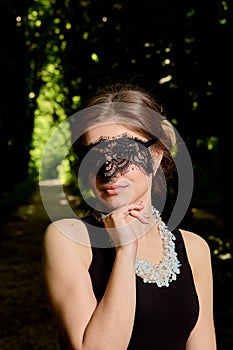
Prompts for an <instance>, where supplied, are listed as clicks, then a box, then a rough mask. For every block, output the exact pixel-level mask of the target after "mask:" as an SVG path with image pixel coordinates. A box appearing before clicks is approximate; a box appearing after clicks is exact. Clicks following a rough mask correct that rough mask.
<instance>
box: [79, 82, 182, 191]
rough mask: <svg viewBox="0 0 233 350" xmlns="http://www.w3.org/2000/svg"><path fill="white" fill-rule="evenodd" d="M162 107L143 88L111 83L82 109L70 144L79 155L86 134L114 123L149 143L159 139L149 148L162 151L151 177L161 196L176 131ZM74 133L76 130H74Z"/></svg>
mask: <svg viewBox="0 0 233 350" xmlns="http://www.w3.org/2000/svg"><path fill="white" fill-rule="evenodd" d="M161 110H162V108H161V106H160V105H159V104H158V103H157V101H156V100H155V98H154V97H153V96H152V95H151V94H150V93H148V92H147V91H145V90H144V89H143V88H141V87H138V86H135V85H132V84H114V85H110V86H106V87H104V88H101V89H99V90H98V91H97V94H96V95H94V96H93V97H92V98H91V99H90V100H89V101H88V103H87V108H86V109H84V110H83V113H84V115H81V116H80V118H77V119H78V120H77V128H78V134H79V135H81V136H80V137H79V138H77V140H76V141H75V142H74V143H73V149H74V151H75V153H76V154H77V155H78V153H79V150H80V147H81V145H82V143H84V142H85V132H86V131H88V129H90V128H93V127H94V126H96V125H98V124H103V123H106V122H115V123H120V124H124V125H125V126H126V127H127V128H128V129H131V130H133V131H136V132H138V133H139V134H141V135H142V136H144V137H145V138H147V139H148V140H149V139H151V138H154V137H155V136H156V137H157V138H158V141H157V142H156V143H155V144H154V145H153V146H151V149H152V148H154V149H161V150H162V151H163V158H162V161H161V166H160V168H159V169H158V170H157V173H156V176H155V178H154V184H153V185H154V190H155V192H156V193H163V192H164V190H165V188H164V187H165V186H166V183H164V181H165V179H169V177H170V176H171V174H172V172H173V170H174V161H173V158H172V156H171V150H172V148H173V146H174V144H175V140H176V137H175V132H174V128H173V126H172V124H171V123H170V122H169V121H168V120H167V119H166V118H165V116H164V115H162V113H161V112H160V111H161ZM76 131H77V130H76Z"/></svg>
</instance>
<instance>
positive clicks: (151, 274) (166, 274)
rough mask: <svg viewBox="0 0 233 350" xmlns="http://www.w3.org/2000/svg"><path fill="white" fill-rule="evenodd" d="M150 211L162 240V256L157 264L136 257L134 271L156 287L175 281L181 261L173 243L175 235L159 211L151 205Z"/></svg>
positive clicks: (145, 281) (144, 280) (166, 285)
mask: <svg viewBox="0 0 233 350" xmlns="http://www.w3.org/2000/svg"><path fill="white" fill-rule="evenodd" d="M152 213H153V215H154V217H155V221H156V225H157V226H158V229H159V233H160V236H161V238H162V240H163V249H164V257H163V258H162V260H161V261H160V262H159V263H158V264H153V263H151V262H150V261H147V260H142V259H138V258H136V259H135V272H136V275H137V276H139V277H141V278H142V279H143V282H144V283H156V284H157V286H158V287H163V286H165V287H169V283H170V282H172V281H175V280H176V278H177V276H176V275H178V274H180V269H179V267H180V266H181V263H180V262H179V260H178V259H177V253H176V251H175V243H174V240H175V239H176V237H175V236H174V234H173V233H172V232H171V231H169V230H168V228H167V226H166V225H165V223H164V222H163V221H162V219H161V216H160V213H159V211H158V210H157V209H155V208H154V207H152Z"/></svg>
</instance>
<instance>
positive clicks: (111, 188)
mask: <svg viewBox="0 0 233 350" xmlns="http://www.w3.org/2000/svg"><path fill="white" fill-rule="evenodd" d="M126 187H128V185H107V186H105V187H104V191H105V192H106V193H107V194H108V195H110V196H114V195H117V194H119V193H121V192H122V191H123V190H124V189H125V188H126Z"/></svg>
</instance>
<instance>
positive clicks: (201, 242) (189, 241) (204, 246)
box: [180, 229, 209, 251]
mask: <svg viewBox="0 0 233 350" xmlns="http://www.w3.org/2000/svg"><path fill="white" fill-rule="evenodd" d="M180 232H181V233H182V236H183V239H184V241H185V245H186V247H187V248H191V249H193V250H196V249H198V250H199V249H201V250H204V251H209V245H208V243H207V241H206V240H205V239H204V238H203V237H201V236H200V235H198V234H196V233H194V232H191V231H186V230H182V229H180Z"/></svg>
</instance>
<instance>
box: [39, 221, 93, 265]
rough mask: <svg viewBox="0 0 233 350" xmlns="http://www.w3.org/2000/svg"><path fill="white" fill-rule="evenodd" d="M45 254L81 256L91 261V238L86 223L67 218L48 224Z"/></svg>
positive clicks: (44, 240) (44, 246) (88, 261)
mask: <svg viewBox="0 0 233 350" xmlns="http://www.w3.org/2000/svg"><path fill="white" fill-rule="evenodd" d="M43 249H44V254H45V255H46V254H47V255H49V256H55V255H58V254H61V251H62V254H63V258H65V255H67V256H77V257H78V256H79V257H80V258H82V260H83V259H84V261H85V263H87V264H88V263H90V261H91V258H92V257H91V248H90V239H89V235H88V231H87V228H86V226H85V224H84V223H83V222H82V221H81V220H79V219H73V218H66V219H61V220H57V221H54V222H52V223H50V224H49V225H48V227H47V228H46V230H45V233H44V239H43Z"/></svg>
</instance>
